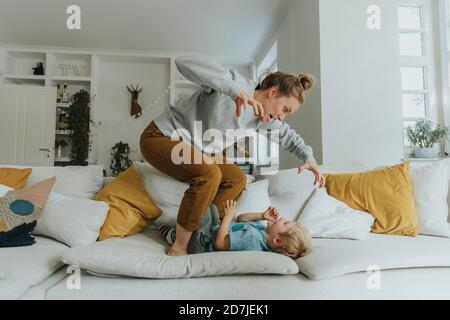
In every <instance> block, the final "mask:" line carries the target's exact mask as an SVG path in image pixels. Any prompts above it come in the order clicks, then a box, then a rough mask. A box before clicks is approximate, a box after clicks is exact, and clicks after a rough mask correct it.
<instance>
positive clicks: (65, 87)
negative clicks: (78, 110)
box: [61, 83, 70, 103]
mask: <svg viewBox="0 0 450 320" xmlns="http://www.w3.org/2000/svg"><path fill="white" fill-rule="evenodd" d="M61 102H62V103H68V102H70V97H69V89H68V85H67V83H64V84H63V88H62V90H61Z"/></svg>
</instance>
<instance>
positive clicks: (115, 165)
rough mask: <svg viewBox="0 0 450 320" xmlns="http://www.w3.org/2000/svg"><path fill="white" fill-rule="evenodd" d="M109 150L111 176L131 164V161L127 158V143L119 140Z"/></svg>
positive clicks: (128, 150)
mask: <svg viewBox="0 0 450 320" xmlns="http://www.w3.org/2000/svg"><path fill="white" fill-rule="evenodd" d="M111 150H112V151H111V165H110V166H109V168H110V169H111V170H112V173H111V174H112V176H113V177H117V176H118V175H119V174H120V173H122V172H123V171H125V170H126V169H128V168H129V167H130V166H131V164H132V161H131V160H130V158H129V154H130V146H129V145H128V143H123V142H122V141H120V142H118V143H116V144H115V145H114V147H112V148H111Z"/></svg>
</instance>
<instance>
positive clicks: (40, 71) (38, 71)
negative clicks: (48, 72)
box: [32, 62, 44, 76]
mask: <svg viewBox="0 0 450 320" xmlns="http://www.w3.org/2000/svg"><path fill="white" fill-rule="evenodd" d="M32 69H33V75H35V76H43V75H44V63H43V62H37V63H36V67H34V68H32Z"/></svg>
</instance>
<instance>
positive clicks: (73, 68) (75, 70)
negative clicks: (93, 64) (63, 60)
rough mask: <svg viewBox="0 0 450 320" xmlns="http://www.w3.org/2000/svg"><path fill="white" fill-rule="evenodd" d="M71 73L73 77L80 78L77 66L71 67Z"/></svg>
mask: <svg viewBox="0 0 450 320" xmlns="http://www.w3.org/2000/svg"><path fill="white" fill-rule="evenodd" d="M72 71H73V75H74V76H77V77H78V76H80V70H79V69H78V66H72Z"/></svg>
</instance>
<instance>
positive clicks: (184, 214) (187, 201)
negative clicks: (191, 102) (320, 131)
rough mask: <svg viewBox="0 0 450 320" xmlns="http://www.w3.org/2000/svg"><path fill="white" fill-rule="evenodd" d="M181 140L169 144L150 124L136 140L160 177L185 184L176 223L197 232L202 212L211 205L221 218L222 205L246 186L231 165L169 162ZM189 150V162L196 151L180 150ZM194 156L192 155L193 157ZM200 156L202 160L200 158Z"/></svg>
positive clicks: (154, 126) (242, 177) (152, 124)
mask: <svg viewBox="0 0 450 320" xmlns="http://www.w3.org/2000/svg"><path fill="white" fill-rule="evenodd" d="M179 143H185V142H183V141H181V140H178V141H172V140H171V138H170V137H166V136H164V135H163V133H162V132H161V131H160V130H159V128H158V127H157V126H156V124H155V123H154V122H153V121H152V122H151V123H150V124H149V125H148V126H147V128H146V129H145V130H144V132H143V133H142V135H141V138H140V149H141V152H142V155H143V156H144V158H145V160H147V162H148V163H150V164H151V165H152V166H153V167H154V168H156V169H157V170H159V171H161V172H162V173H164V174H166V175H168V176H170V177H172V178H174V179H176V180H178V181H182V182H185V183H188V184H189V188H188V189H187V190H186V192H185V193H184V197H183V199H182V201H181V204H180V209H179V211H178V218H177V223H178V224H179V225H180V226H182V227H183V228H185V229H187V230H188V231H194V230H197V229H198V228H199V226H200V221H201V219H202V217H203V214H204V213H205V212H206V209H207V208H208V206H209V205H210V204H211V203H214V204H215V205H216V206H217V208H218V209H219V213H220V218H222V217H223V215H224V211H223V202H225V201H226V200H236V199H238V198H239V196H240V195H241V193H242V191H243V190H244V188H245V186H246V182H247V178H246V176H245V174H244V173H243V172H242V171H241V170H240V169H239V167H238V166H236V165H235V164H233V163H230V162H228V161H227V163H224V164H219V163H210V164H209V163H202V164H195V163H194V164H190V163H188V164H186V163H181V164H175V163H173V161H172V159H171V154H172V149H173V147H175V146H176V145H178V144H179ZM183 150H190V152H191V158H190V159H194V157H196V156H197V157H198V156H199V154H198V152H200V153H202V152H201V151H200V150H199V149H197V148H195V147H194V146H192V145H190V144H189V145H186V146H184V148H183ZM195 154H196V155H195ZM200 156H203V157H206V155H204V154H201V155H200Z"/></svg>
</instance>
